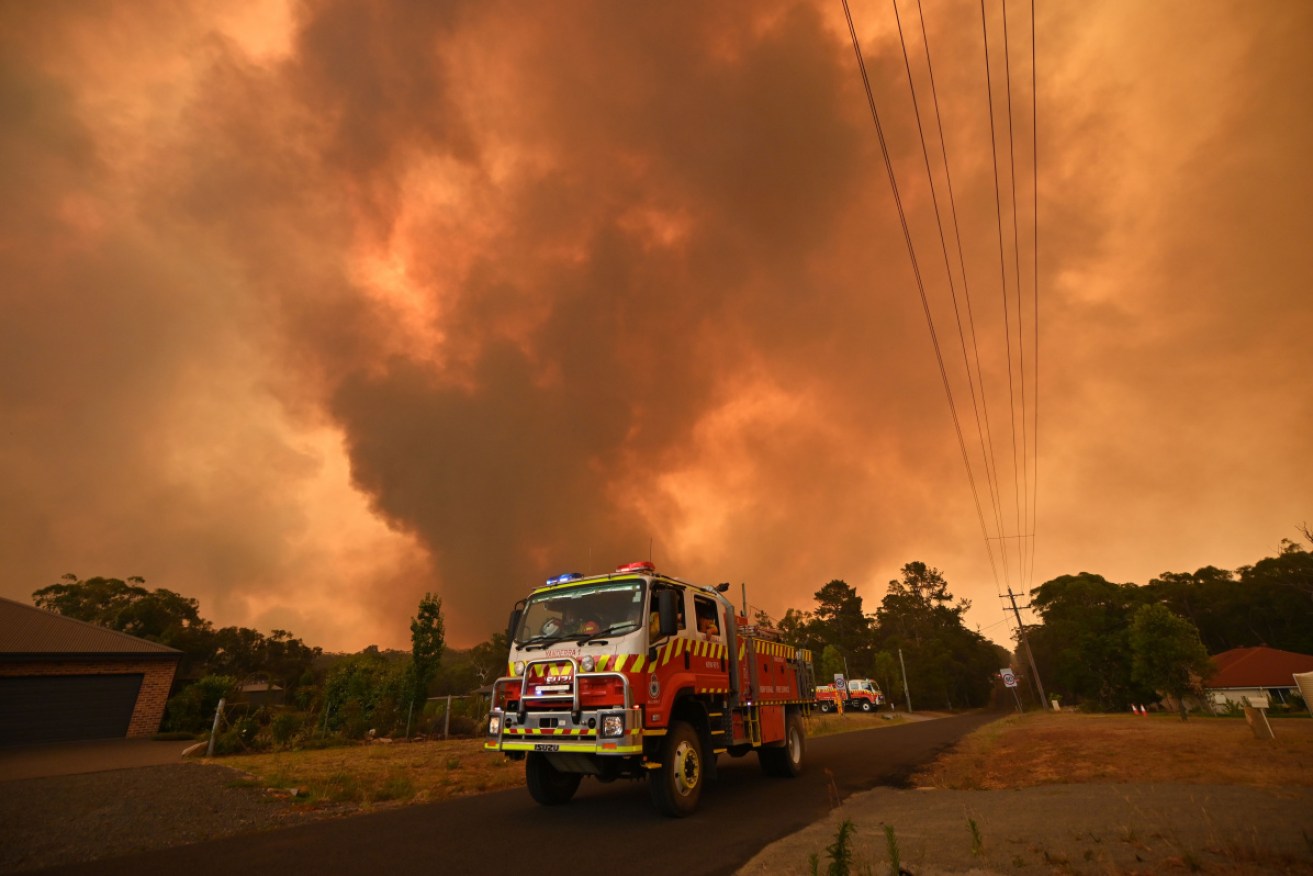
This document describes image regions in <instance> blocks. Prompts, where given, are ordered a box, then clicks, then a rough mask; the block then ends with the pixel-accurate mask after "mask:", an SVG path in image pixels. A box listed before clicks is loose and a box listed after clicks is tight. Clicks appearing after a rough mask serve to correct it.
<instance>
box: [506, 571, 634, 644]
mask: <svg viewBox="0 0 1313 876" xmlns="http://www.w3.org/2000/svg"><path fill="white" fill-rule="evenodd" d="M642 626H643V582H642V580H640V579H628V580H620V581H604V582H601V583H592V584H581V585H579V586H577V587H558V588H554V589H551V590H547V591H545V592H542V593H538V594H535V595H533V596H531V597H529V602H528V604H527V605H525V607H524V614H523V616H522V619H521V621H520V626H519V629H517V630H516V631H515V644H517V645H520V646H526V645H527V646H531V647H532V646H534V645H544V646H545V645H548V644H550V643H552V642H558V641H561V640H562V639H575V640H578V641H579V642H581V643H582V642H586V641H589V640H598V639H601V638H603V637H605V636H608V635H613V636H618V635H624V634H626V633H630V632H633V631H635V630H638V629H641V628H642Z"/></svg>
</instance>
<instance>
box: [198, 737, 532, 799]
mask: <svg viewBox="0 0 1313 876" xmlns="http://www.w3.org/2000/svg"><path fill="white" fill-rule="evenodd" d="M212 763H215V764H218V765H220V766H227V767H232V768H234V769H239V770H242V771H244V772H246V773H248V774H250V775H251V776H253V777H255V779H256V780H257V781H258V782H259V783H260V784H261V785H263V786H264V787H267V788H278V789H291V788H295V789H297V792H298V793H297V797H298V798H304V799H305V801H306V802H307V803H308V804H309V805H311V806H319V805H324V804H347V805H350V806H359V807H362V808H373V807H377V806H381V805H398V804H408V803H423V802H427V801H431V800H445V799H447V798H449V797H465V796H469V795H471V794H482V793H484V792H486V791H496V790H500V789H502V788H513V787H518V786H521V785H523V784H524V768H523V767H522V766H521V765H520V764H518V763H512V762H510V761H508V760H507V759H506V758H505V757H503V756H502V755H500V754H496V753H493V752H487V751H484V750H483V740H482V739H453V740H448V741H445V742H441V741H434V742H396V743H392V744H385V743H373V744H364V745H353V746H349V747H344V748H326V749H319V750H315V751H288V752H280V753H276V754H254V755H238V756H234V757H224V758H216V759H215V760H213V761H212Z"/></svg>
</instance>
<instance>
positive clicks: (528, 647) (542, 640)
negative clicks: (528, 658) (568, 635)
mask: <svg viewBox="0 0 1313 876" xmlns="http://www.w3.org/2000/svg"><path fill="white" fill-rule="evenodd" d="M563 638H565V637H564V636H534V637H533V638H531V639H525V640H524V641H523V642H519V643H517V644H519V646H520V647H521V648H523V649H524V650H525V651H532V650H534V649H535V648H546V647H547V646H548V645H550V644H552V643H553V642H559V641H561V639H563Z"/></svg>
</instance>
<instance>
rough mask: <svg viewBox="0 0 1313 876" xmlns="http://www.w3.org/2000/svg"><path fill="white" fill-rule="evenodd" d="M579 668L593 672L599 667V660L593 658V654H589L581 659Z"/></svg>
mask: <svg viewBox="0 0 1313 876" xmlns="http://www.w3.org/2000/svg"><path fill="white" fill-rule="evenodd" d="M579 668H580V669H582V670H583V671H584V672H592V671H593V670H594V669H596V668H597V661H596V660H594V659H593V655H592V654H589V655H588V656H587V657H585V658H584V659H582V660H580V661H579Z"/></svg>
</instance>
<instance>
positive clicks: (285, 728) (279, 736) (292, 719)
mask: <svg viewBox="0 0 1313 876" xmlns="http://www.w3.org/2000/svg"><path fill="white" fill-rule="evenodd" d="M304 726H305V719H304V718H303V717H302V716H301V715H298V714H297V713H296V712H279V713H278V714H277V715H275V716H274V719H273V721H271V722H270V723H269V732H270V735H271V736H272V737H273V741H274V744H275V745H277V746H278V747H279V748H287V747H289V746H290V745H291V744H292V740H293V739H295V738H296V735H297V734H298V733H300V732H301V729H302V727H304Z"/></svg>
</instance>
